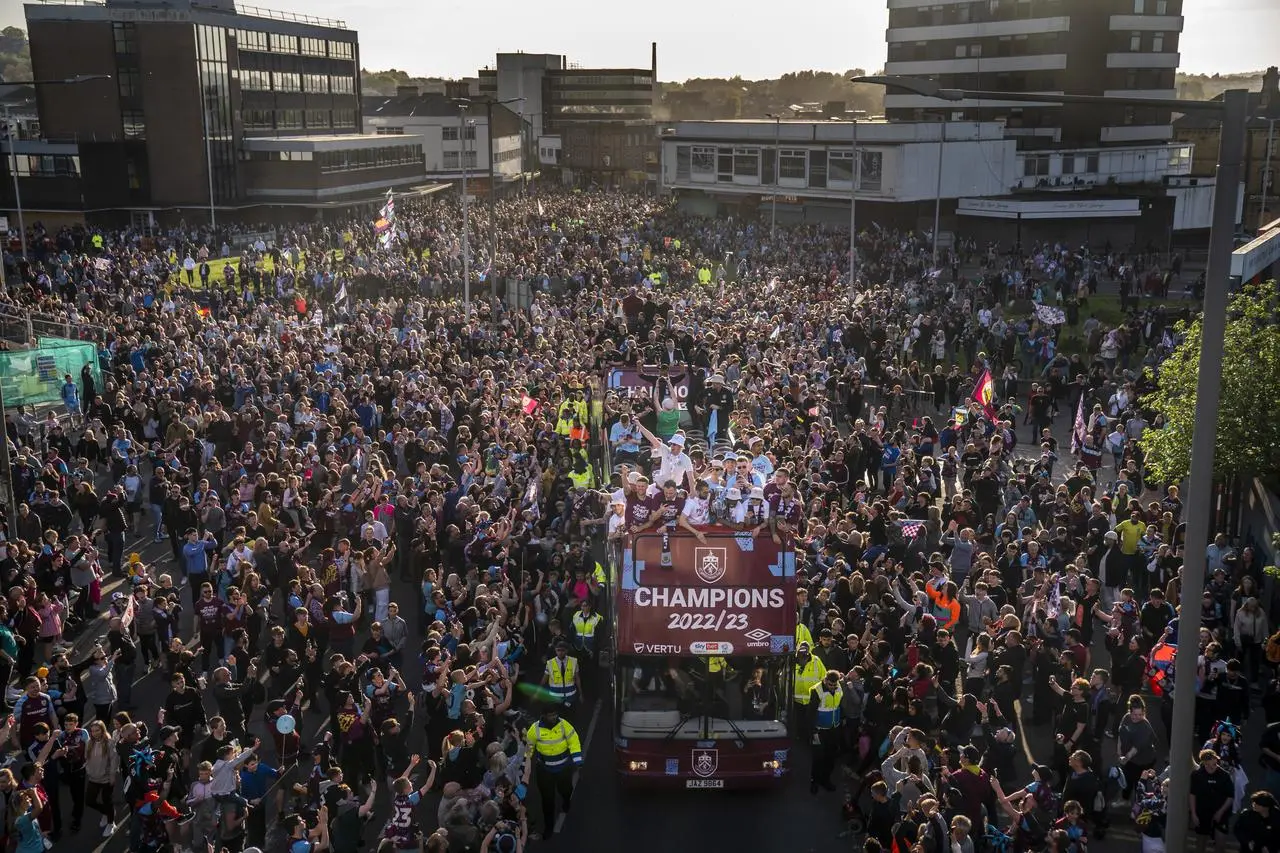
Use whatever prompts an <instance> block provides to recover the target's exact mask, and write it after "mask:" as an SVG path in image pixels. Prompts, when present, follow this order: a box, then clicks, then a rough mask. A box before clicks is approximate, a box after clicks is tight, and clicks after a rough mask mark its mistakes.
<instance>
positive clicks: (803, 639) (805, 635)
mask: <svg viewBox="0 0 1280 853" xmlns="http://www.w3.org/2000/svg"><path fill="white" fill-rule="evenodd" d="M801 643H808V645H809V648H811V649H812V648H813V634H811V633H810V632H809V626H808V625H806V624H804V623H803V622H797V623H796V648H797V649H798V648H800V644H801Z"/></svg>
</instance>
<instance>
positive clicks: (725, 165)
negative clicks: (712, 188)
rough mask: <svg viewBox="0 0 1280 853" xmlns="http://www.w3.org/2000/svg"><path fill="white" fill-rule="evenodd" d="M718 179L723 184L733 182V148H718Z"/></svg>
mask: <svg viewBox="0 0 1280 853" xmlns="http://www.w3.org/2000/svg"><path fill="white" fill-rule="evenodd" d="M716 181H717V182H719V183H722V184H726V183H728V184H731V183H733V149H732V148H718V149H716Z"/></svg>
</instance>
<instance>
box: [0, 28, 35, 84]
mask: <svg viewBox="0 0 1280 853" xmlns="http://www.w3.org/2000/svg"><path fill="white" fill-rule="evenodd" d="M30 78H31V50H30V49H29V47H28V45H27V34H26V32H25V31H24V30H23V29H22V28H21V27H5V28H4V29H3V30H0V82H3V80H29V79H30Z"/></svg>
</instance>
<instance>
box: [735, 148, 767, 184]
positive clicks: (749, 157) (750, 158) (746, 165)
mask: <svg viewBox="0 0 1280 853" xmlns="http://www.w3.org/2000/svg"><path fill="white" fill-rule="evenodd" d="M733 175H734V177H735V178H759V177H760V149H759V148H735V149H733Z"/></svg>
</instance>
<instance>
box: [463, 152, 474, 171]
mask: <svg viewBox="0 0 1280 853" xmlns="http://www.w3.org/2000/svg"><path fill="white" fill-rule="evenodd" d="M463 160H464V162H465V163H466V164H467V168H468V169H474V168H475V167H476V152H475V151H468V152H467V153H466V156H465V157H464V158H463Z"/></svg>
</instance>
